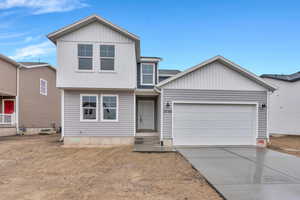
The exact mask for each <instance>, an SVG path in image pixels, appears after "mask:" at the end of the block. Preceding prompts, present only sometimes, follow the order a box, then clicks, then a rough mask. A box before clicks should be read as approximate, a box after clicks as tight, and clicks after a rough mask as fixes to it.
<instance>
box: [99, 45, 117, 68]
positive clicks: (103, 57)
mask: <svg viewBox="0 0 300 200" xmlns="http://www.w3.org/2000/svg"><path fill="white" fill-rule="evenodd" d="M101 45H106V44H100V45H99V54H100V55H99V57H100V59H99V61H100V69H99V72H104V73H106V72H107V73H111V72H116V62H115V61H116V59H115V58H116V45H113V44H107V45H111V46H114V54H115V56H114V57H101V52H100V51H101ZM101 58H108V59H113V60H114V70H102V69H101Z"/></svg>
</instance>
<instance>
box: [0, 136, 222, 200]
mask: <svg viewBox="0 0 300 200" xmlns="http://www.w3.org/2000/svg"><path fill="white" fill-rule="evenodd" d="M57 141H58V136H24V137H5V138H0V199H3V200H17V199H22V200H29V199H32V200H49V199H53V200H68V199H72V200H77V199H78V200H79V199H80V200H85V199H89V200H93V199H97V200H99V199H105V200H108V199H109V200H114V199H122V200H123V199H133V200H134V199H143V200H145V199H151V200H160V199H161V200H169V199H170V200H176V199H182V200H190V199H202V200H208V199H209V200H217V199H222V198H221V197H220V196H219V195H218V194H217V193H216V192H215V191H214V190H213V189H212V188H211V187H210V186H209V185H208V183H207V182H206V181H205V180H204V179H203V177H201V175H200V174H199V173H198V172H197V171H195V170H194V169H193V168H192V167H191V166H190V164H189V163H188V162H187V161H185V160H184V159H183V158H182V157H181V156H180V155H179V154H178V153H155V154H150V153H134V152H132V151H131V149H132V147H131V146H123V147H114V148H80V149H79V148H62V147H61V144H60V143H58V142H57Z"/></svg>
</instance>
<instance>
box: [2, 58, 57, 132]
mask: <svg viewBox="0 0 300 200" xmlns="http://www.w3.org/2000/svg"><path fill="white" fill-rule="evenodd" d="M55 81H56V70H55V68H53V67H52V66H50V65H49V64H47V63H36V62H20V63H18V62H15V61H14V60H12V59H10V58H8V57H6V56H4V55H0V135H1V136H3V135H15V134H16V133H17V131H22V132H24V134H34V133H38V132H39V131H40V129H45V128H54V127H56V128H58V127H59V126H60V91H59V89H57V88H56V86H55Z"/></svg>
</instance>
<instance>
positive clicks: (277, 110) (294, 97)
mask: <svg viewBox="0 0 300 200" xmlns="http://www.w3.org/2000/svg"><path fill="white" fill-rule="evenodd" d="M261 77H262V78H264V79H265V80H266V81H268V82H270V83H271V84H274V85H276V86H277V90H276V91H275V92H274V93H272V94H271V96H270V108H269V112H270V113H269V115H270V118H269V120H270V129H269V130H270V133H271V134H290V135H300V106H299V105H300V104H299V103H300V72H297V73H294V74H291V75H279V74H264V75H262V76H261Z"/></svg>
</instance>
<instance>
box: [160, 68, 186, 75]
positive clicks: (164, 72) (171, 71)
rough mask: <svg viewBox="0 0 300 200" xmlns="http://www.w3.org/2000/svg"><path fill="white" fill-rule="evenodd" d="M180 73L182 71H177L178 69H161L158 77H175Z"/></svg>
mask: <svg viewBox="0 0 300 200" xmlns="http://www.w3.org/2000/svg"><path fill="white" fill-rule="evenodd" d="M180 72H181V71H180V70H177V69H159V70H158V75H159V76H174V75H176V74H178V73H180Z"/></svg>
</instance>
